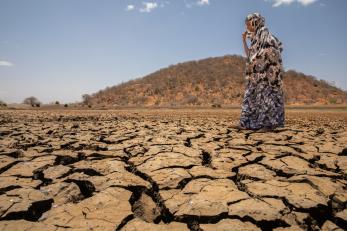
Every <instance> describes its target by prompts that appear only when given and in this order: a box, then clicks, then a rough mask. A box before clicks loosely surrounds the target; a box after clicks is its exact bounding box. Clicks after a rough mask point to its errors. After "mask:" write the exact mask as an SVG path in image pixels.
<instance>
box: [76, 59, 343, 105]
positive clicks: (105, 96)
mask: <svg viewBox="0 0 347 231" xmlns="http://www.w3.org/2000/svg"><path fill="white" fill-rule="evenodd" d="M244 68H245V59H244V58H243V57H241V56H237V55H226V56H223V57H216V58H207V59H203V60H198V61H189V62H184V63H178V64H176V65H170V66H169V67H167V68H163V69H160V70H158V71H156V72H154V73H151V74H149V75H147V76H145V77H142V78H138V79H134V80H130V81H128V82H126V83H121V84H119V85H116V86H112V87H107V88H105V89H103V90H100V91H99V92H97V93H94V94H91V95H88V94H85V95H83V96H82V99H83V102H82V104H83V105H98V106H102V105H103V106H105V105H106V106H111V105H118V106H139V105H140V106H153V105H155V106H165V105H177V106H184V105H191V106H193V105H195V106H196V105H202V106H208V105H215V107H218V106H217V105H220V106H223V107H224V105H240V104H241V102H242V99H243V95H244V85H245V80H244ZM283 86H284V91H285V103H286V104H287V105H290V104H301V105H304V104H317V103H318V104H341V103H347V92H346V91H344V90H342V89H339V88H337V87H335V86H334V84H333V82H331V83H330V82H328V81H325V80H317V78H316V77H314V76H310V75H305V74H303V73H300V72H297V71H294V70H290V71H287V72H286V73H284V76H283ZM331 98H334V99H335V100H330V99H331Z"/></svg>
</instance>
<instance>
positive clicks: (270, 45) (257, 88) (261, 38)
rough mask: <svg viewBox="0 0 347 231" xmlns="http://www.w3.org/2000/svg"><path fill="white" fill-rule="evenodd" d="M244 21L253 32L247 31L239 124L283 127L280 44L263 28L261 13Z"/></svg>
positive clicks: (253, 126) (249, 16) (250, 127)
mask: <svg viewBox="0 0 347 231" xmlns="http://www.w3.org/2000/svg"><path fill="white" fill-rule="evenodd" d="M246 20H250V21H251V23H252V25H253V26H254V28H255V32H254V33H251V32H249V31H248V32H247V37H248V38H250V40H251V45H250V48H249V51H250V52H249V56H248V57H247V62H246V70H245V78H246V89H245V94H244V99H243V102H242V109H241V117H240V125H241V126H243V127H246V128H248V129H260V128H270V129H273V128H275V127H283V126H284V116H285V114H284V94H283V84H282V75H283V67H282V58H281V52H282V50H283V49H282V43H281V42H280V41H279V40H278V39H277V38H276V37H275V36H274V35H272V34H271V33H270V32H269V30H268V28H266V27H265V25H264V22H265V20H264V18H263V17H262V16H261V15H260V14H258V13H254V14H250V15H248V16H247V18H246Z"/></svg>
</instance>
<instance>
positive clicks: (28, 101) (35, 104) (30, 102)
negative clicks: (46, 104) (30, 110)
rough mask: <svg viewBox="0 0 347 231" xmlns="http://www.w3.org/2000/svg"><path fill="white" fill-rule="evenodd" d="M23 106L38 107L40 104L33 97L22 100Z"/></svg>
mask: <svg viewBox="0 0 347 231" xmlns="http://www.w3.org/2000/svg"><path fill="white" fill-rule="evenodd" d="M23 103H24V104H28V105H31V106H32V107H40V105H41V102H40V101H39V100H38V99H37V98H36V97H34V96H30V97H28V98H25V99H24V100H23Z"/></svg>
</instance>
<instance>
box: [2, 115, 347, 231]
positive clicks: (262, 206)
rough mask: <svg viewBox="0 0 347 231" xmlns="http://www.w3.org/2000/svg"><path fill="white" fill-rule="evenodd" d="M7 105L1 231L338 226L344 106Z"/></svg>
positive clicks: (346, 151) (343, 216) (346, 166)
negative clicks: (244, 110) (244, 116)
mask: <svg viewBox="0 0 347 231" xmlns="http://www.w3.org/2000/svg"><path fill="white" fill-rule="evenodd" d="M238 118H239V110H235V109H234V110H232V109H230V110H225V109H218V110H217V109H216V110H212V109H210V110H209V109H205V110H192V109H184V110H168V109H165V110H144V109H141V110H119V111H106V110H103V111H95V110H89V111H88V110H85V111H82V110H75V111H73V110H1V111H0V230H45V231H49V230H102V231H106V230H150V231H152V230H154V231H155V230H206V231H209V230H211V231H212V230H213V231H214V230H342V229H345V228H346V227H347V225H346V224H347V209H346V204H347V183H346V182H347V181H346V180H347V177H346V176H347V131H346V122H347V111H346V110H333V109H330V110H306V111H305V110H294V109H291V110H287V111H286V126H285V128H281V129H276V130H275V131H272V132H266V133H261V132H255V131H238V130H237V129H233V128H231V126H232V125H233V124H236V123H237V121H238Z"/></svg>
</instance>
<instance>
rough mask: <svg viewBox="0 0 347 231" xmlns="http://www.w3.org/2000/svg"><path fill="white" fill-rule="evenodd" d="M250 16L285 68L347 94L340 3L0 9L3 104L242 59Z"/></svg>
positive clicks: (1, 0) (77, 94)
mask: <svg viewBox="0 0 347 231" xmlns="http://www.w3.org/2000/svg"><path fill="white" fill-rule="evenodd" d="M252 12H259V13H261V14H262V15H263V16H264V17H265V19H266V25H267V26H268V28H269V29H270V31H271V32H272V33H273V34H275V35H276V36H277V37H278V38H279V39H280V40H281V41H282V42H283V44H284V51H283V53H282V55H283V61H284V67H285V69H295V70H297V71H300V72H303V73H305V74H310V75H314V76H316V77H317V78H319V79H325V80H327V81H330V82H332V81H334V82H335V83H336V85H337V86H339V87H340V88H343V89H347V59H346V57H345V54H346V53H347V46H346V37H347V29H346V28H347V27H346V26H345V25H344V24H345V23H346V22H347V14H346V12H347V1H346V0H330V1H328V0H147V1H140V0H0V100H3V101H5V102H8V103H13V102H21V101H22V100H23V99H24V98H25V97H27V96H31V95H34V96H36V97H37V98H39V99H40V100H41V101H42V102H44V103H48V102H52V101H55V100H59V101H60V102H75V101H79V100H80V99H81V95H82V94H84V93H94V92H96V91H98V90H100V89H103V88H105V87H107V86H112V85H115V84H118V83H121V82H125V81H127V80H130V79H134V78H138V77H142V76H145V75H147V74H150V73H152V72H154V71H156V70H158V69H160V68H164V67H167V66H169V65H171V64H176V63H180V62H184V61H189V60H198V59H204V58H208V57H216V56H223V55H229V54H243V50H242V41H241V33H242V32H243V31H244V19H245V16H246V15H247V14H249V13H252ZM298 87H300V86H298Z"/></svg>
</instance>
